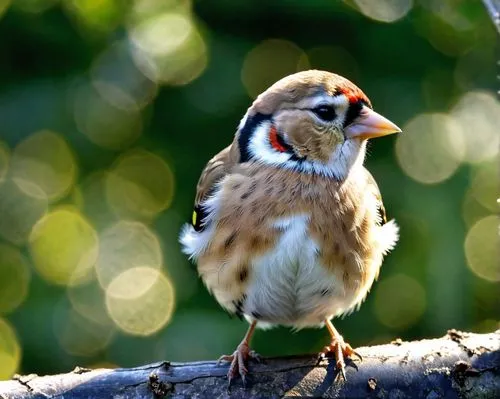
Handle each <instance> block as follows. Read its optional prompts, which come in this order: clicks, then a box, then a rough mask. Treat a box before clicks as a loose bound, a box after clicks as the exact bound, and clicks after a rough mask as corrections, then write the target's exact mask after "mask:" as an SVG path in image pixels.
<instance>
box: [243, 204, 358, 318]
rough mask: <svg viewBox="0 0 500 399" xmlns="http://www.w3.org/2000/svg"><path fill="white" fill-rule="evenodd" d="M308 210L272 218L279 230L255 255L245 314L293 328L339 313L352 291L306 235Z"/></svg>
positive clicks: (273, 225) (273, 223)
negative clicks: (323, 261) (270, 245)
mask: <svg viewBox="0 0 500 399" xmlns="http://www.w3.org/2000/svg"><path fill="white" fill-rule="evenodd" d="M310 219H311V215H310V214H307V213H304V214H296V215H293V216H288V217H284V218H279V219H275V220H273V221H271V223H270V224H271V225H272V227H273V228H276V229H277V231H280V236H279V238H278V240H277V241H276V244H275V246H274V247H273V248H272V249H270V250H269V251H267V252H266V253H265V254H263V255H262V256H260V257H258V258H256V259H254V261H253V265H252V270H253V276H252V280H251V282H250V283H249V286H248V288H247V296H246V300H245V304H244V307H243V313H245V314H247V315H248V316H250V317H251V318H254V319H257V320H260V321H263V322H269V323H277V324H284V325H293V326H295V327H301V326H308V325H318V324H320V323H322V322H323V321H324V319H325V318H327V317H331V316H333V315H335V314H336V313H341V312H342V311H343V310H345V309H346V308H347V307H348V304H349V303H350V302H351V301H352V297H353V296H354V294H353V295H350V293H349V292H347V291H346V289H345V284H344V282H343V281H342V280H339V279H338V277H337V276H336V274H335V273H332V272H331V271H329V270H328V269H327V268H325V267H324V265H322V264H321V252H322V251H321V248H320V247H319V245H318V243H317V242H315V240H314V239H313V238H312V237H311V235H310V228H309V227H310V222H311V220H310Z"/></svg>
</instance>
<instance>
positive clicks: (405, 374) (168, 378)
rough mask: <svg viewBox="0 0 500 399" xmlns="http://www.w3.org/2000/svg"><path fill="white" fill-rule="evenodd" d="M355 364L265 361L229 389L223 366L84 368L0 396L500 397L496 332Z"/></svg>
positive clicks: (384, 349) (383, 353)
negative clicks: (340, 370) (341, 369)
mask: <svg viewBox="0 0 500 399" xmlns="http://www.w3.org/2000/svg"><path fill="white" fill-rule="evenodd" d="M357 350H358V351H359V353H360V354H361V355H362V356H363V361H362V362H361V363H358V362H356V364H350V365H348V368H347V382H344V381H343V380H342V379H341V378H337V377H338V375H337V372H336V370H335V362H334V361H330V362H329V361H328V360H325V361H322V362H321V363H320V364H318V365H316V360H315V359H316V358H315V356H312V355H309V356H296V357H286V358H275V359H267V360H265V362H263V363H261V364H251V365H250V375H249V377H248V382H247V387H243V386H242V384H241V380H237V381H236V382H235V383H234V384H233V386H232V387H231V390H230V391H229V392H228V390H227V379H226V377H225V375H226V372H227V365H221V366H217V365H216V363H215V362H213V361H206V362H195V363H170V362H168V361H165V362H162V363H156V364H149V365H145V366H141V367H135V368H129V369H115V370H108V369H99V370H88V369H83V368H77V369H75V370H73V371H72V372H70V373H67V374H60V375H54V376H45V377H39V376H36V375H28V376H15V377H14V378H13V379H12V380H10V381H5V382H0V398H2V399H6V398H9V399H10V398H16V399H18V398H19V399H28V398H30V399H33V398H121V399H126V398H163V397H165V398H170V397H172V398H192V397H196V398H211V399H212V398H226V397H235V398H278V397H325V398H347V397H354V398H359V397H373V398H375V397H376V398H404V397H422V398H429V399H431V398H432V399H434V398H455V397H466V398H500V330H498V331H496V332H494V333H491V334H472V333H463V332H458V331H455V330H450V331H449V332H448V334H447V335H446V336H444V337H443V338H440V339H432V340H422V341H415V342H402V341H401V340H396V341H394V342H391V343H390V344H387V345H379V346H372V347H362V348H358V349H357Z"/></svg>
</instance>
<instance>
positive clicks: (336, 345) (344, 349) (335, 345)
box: [319, 320, 363, 380]
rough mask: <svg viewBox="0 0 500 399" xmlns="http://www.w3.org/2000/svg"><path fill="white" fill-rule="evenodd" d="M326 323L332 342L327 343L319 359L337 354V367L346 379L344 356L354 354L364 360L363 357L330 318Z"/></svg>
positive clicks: (347, 356) (348, 356)
mask: <svg viewBox="0 0 500 399" xmlns="http://www.w3.org/2000/svg"><path fill="white" fill-rule="evenodd" d="M325 325H326V328H327V329H328V332H329V333H330V335H331V336H332V342H331V343H330V345H327V346H325V347H324V348H323V350H322V351H321V352H320V354H319V359H320V360H321V359H323V358H325V357H326V356H327V355H328V354H329V353H332V354H333V355H334V356H335V361H336V366H337V369H338V370H339V371H340V373H341V375H342V377H343V378H344V380H346V377H345V361H344V358H350V357H352V356H353V355H354V356H356V357H358V358H359V360H363V358H362V357H361V355H360V354H359V353H357V352H356V351H355V350H354V349H352V347H351V345H349V344H348V343H346V342H345V341H344V338H342V335H340V334H339V332H338V331H337V330H336V329H335V327H334V326H333V324H332V322H331V321H330V320H325Z"/></svg>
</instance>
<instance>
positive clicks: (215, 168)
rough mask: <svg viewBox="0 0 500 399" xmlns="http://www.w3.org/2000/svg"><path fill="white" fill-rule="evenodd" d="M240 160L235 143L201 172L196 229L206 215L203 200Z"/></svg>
mask: <svg viewBox="0 0 500 399" xmlns="http://www.w3.org/2000/svg"><path fill="white" fill-rule="evenodd" d="M238 161H239V156H238V151H237V149H236V148H235V145H234V144H231V145H229V146H228V147H226V148H224V149H223V150H222V151H221V152H219V153H218V154H217V155H215V156H214V157H213V158H212V159H211V160H210V161H208V163H207V165H206V166H205V168H204V169H203V171H202V172H201V176H200V179H199V180H198V185H197V186H196V197H195V201H194V212H193V220H192V225H193V227H194V228H195V230H196V231H199V230H201V229H202V222H203V219H204V217H205V216H206V215H205V214H204V213H205V212H204V210H203V208H202V206H201V205H202V203H203V201H204V200H205V199H206V198H207V197H208V196H209V195H210V194H211V192H212V190H213V189H214V187H215V185H216V183H217V182H219V181H220V180H222V178H224V176H226V175H227V174H228V173H229V172H230V171H231V168H232V167H233V166H234V165H235V164H237V163H238Z"/></svg>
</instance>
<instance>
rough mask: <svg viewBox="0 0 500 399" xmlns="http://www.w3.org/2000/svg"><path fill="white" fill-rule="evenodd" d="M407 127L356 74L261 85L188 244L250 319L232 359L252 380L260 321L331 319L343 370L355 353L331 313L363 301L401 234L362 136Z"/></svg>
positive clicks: (223, 156)
mask: <svg viewBox="0 0 500 399" xmlns="http://www.w3.org/2000/svg"><path fill="white" fill-rule="evenodd" d="M398 132H401V130H400V129H399V128H398V127H397V126H396V125H395V124H394V123H392V122H390V121H389V120H387V119H386V118H384V117H383V116H381V115H380V114H377V113H376V112H375V111H373V110H372V106H371V103H370V100H368V98H367V97H366V95H365V94H364V93H363V92H362V91H361V90H360V89H359V88H358V87H356V86H355V85H354V84H353V83H352V82H350V81H349V80H347V79H345V78H343V77H341V76H339V75H335V74H333V73H329V72H324V71H316V70H313V71H305V72H299V73H296V74H294V75H290V76H287V77H285V78H283V79H281V80H280V81H278V82H277V83H275V84H274V85H272V86H271V87H270V88H269V89H267V90H266V91H265V92H264V93H262V94H261V95H259V96H258V97H257V99H256V100H255V101H254V103H253V104H252V106H251V107H250V108H249V109H248V111H247V113H246V115H245V116H244V117H243V119H242V120H241V122H240V124H239V127H238V130H237V132H236V135H235V137H234V140H233V142H232V144H231V145H229V147H227V148H225V149H224V150H222V151H221V152H220V153H218V154H217V155H216V156H215V157H213V158H212V159H211V160H210V161H209V162H208V164H207V166H206V167H205V169H204V170H203V172H202V174H201V177H200V180H199V182H198V186H197V193H196V199H195V207H194V213H193V220H192V223H191V224H190V225H186V226H185V227H184V228H183V230H182V232H181V236H180V241H181V243H182V245H183V250H184V252H185V253H186V254H188V255H189V256H190V258H192V259H193V260H195V261H196V262H197V264H198V272H199V274H200V276H201V278H202V279H203V281H204V283H205V285H206V286H207V288H208V289H209V291H210V292H211V293H212V294H213V295H214V296H215V298H216V299H217V301H218V302H219V304H220V305H221V306H222V307H223V308H225V309H226V310H227V311H229V312H231V313H235V314H237V315H239V316H244V317H245V318H246V319H247V320H248V322H249V323H250V327H249V329H248V332H247V333H246V335H245V337H244V338H243V340H242V342H241V343H240V344H239V345H238V347H237V348H236V350H235V352H234V353H233V354H232V355H229V356H222V357H221V360H227V361H231V366H230V368H229V372H228V378H229V382H231V379H232V378H233V377H235V376H236V375H238V374H239V375H240V376H241V377H242V379H243V380H244V379H245V375H246V373H247V366H246V363H247V360H248V359H249V358H250V357H253V356H254V355H255V354H254V352H253V351H251V350H250V347H249V344H250V339H251V337H252V334H253V332H254V329H255V327H256V326H257V327H259V326H260V327H265V326H269V325H277V324H280V325H285V326H291V327H294V328H297V329H300V328H303V327H315V326H322V325H326V327H327V329H328V331H329V333H330V335H331V344H330V345H328V346H326V347H325V348H324V350H323V352H322V354H323V355H326V354H328V353H332V354H333V355H334V357H335V359H336V362H337V367H338V369H339V370H340V372H341V373H342V375H343V376H344V378H345V371H344V367H345V362H344V357H350V356H352V355H357V354H356V353H355V352H354V350H353V349H352V348H351V346H350V345H349V344H347V343H346V342H345V341H344V340H343V338H342V336H341V335H340V334H339V333H338V332H337V330H336V329H335V328H334V327H333V325H332V323H331V321H330V320H331V319H332V318H333V317H335V316H339V315H342V314H346V313H350V312H352V311H353V310H354V309H356V308H357V307H359V305H360V304H361V302H362V301H363V300H364V298H365V297H366V295H367V293H368V291H369V290H370V287H371V286H372V284H373V282H374V280H375V279H376V278H377V276H378V274H379V269H380V266H381V264H382V258H383V256H384V255H385V254H386V253H387V252H388V251H389V250H391V249H392V248H393V247H394V246H395V244H396V242H397V240H398V227H397V225H396V224H395V223H394V221H390V222H387V220H386V216H385V210H384V206H383V204H382V199H381V196H380V192H379V189H378V187H377V184H376V182H375V180H374V178H373V177H372V175H371V174H370V172H368V170H366V169H365V168H364V166H363V160H364V158H365V152H366V140H367V139H370V138H374V137H381V136H385V135H388V134H391V133H398Z"/></svg>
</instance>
